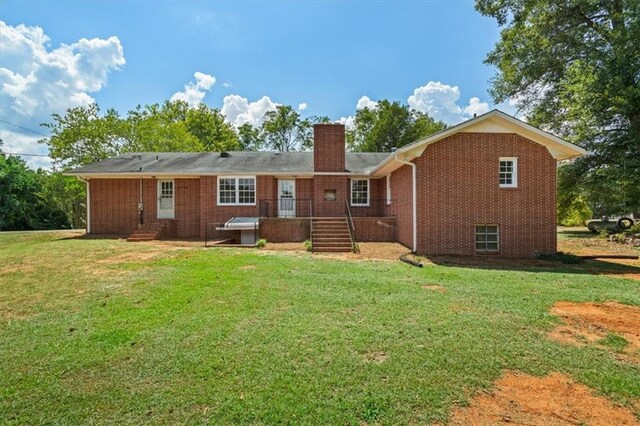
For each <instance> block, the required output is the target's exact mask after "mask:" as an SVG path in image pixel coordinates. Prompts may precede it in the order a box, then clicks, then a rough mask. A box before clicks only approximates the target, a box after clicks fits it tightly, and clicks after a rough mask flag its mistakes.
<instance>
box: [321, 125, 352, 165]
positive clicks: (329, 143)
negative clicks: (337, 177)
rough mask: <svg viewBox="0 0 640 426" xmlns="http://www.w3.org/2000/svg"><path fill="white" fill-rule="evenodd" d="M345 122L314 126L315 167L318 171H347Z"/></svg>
mask: <svg viewBox="0 0 640 426" xmlns="http://www.w3.org/2000/svg"><path fill="white" fill-rule="evenodd" d="M344 157H345V137H344V124H316V125H314V126H313V169H314V170H315V171H316V172H344V171H345V162H344Z"/></svg>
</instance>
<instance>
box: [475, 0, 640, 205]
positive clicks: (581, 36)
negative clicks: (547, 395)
mask: <svg viewBox="0 0 640 426" xmlns="http://www.w3.org/2000/svg"><path fill="white" fill-rule="evenodd" d="M476 9H477V10H478V11H479V12H480V13H482V14H484V15H486V16H491V17H494V18H495V19H496V20H497V21H498V24H499V25H500V26H502V27H503V29H502V32H501V36H500V40H499V41H498V43H497V44H496V46H495V48H494V49H493V50H492V51H491V52H490V53H489V55H488V56H487V59H486V62H487V63H488V64H491V65H494V66H496V67H497V69H498V72H497V74H496V76H495V77H494V79H493V81H492V87H491V94H492V96H493V98H494V99H495V101H496V102H502V101H505V100H507V99H513V100H515V101H516V102H517V106H518V108H519V109H520V110H521V111H522V112H523V113H525V114H526V116H527V118H528V120H529V121H530V122H531V123H532V124H534V125H537V126H540V127H543V128H545V129H546V130H549V131H552V132H554V133H556V134H559V135H560V136H562V137H564V138H565V139H567V140H569V141H572V142H574V143H577V144H579V145H581V146H583V147H584V148H586V149H588V150H589V151H590V155H589V156H587V157H584V158H580V159H578V160H577V161H575V162H574V163H573V164H571V165H568V166H565V167H569V168H570V169H571V172H570V173H569V172H567V173H566V175H565V176H564V177H563V179H572V182H573V183H574V184H576V185H579V186H580V187H581V188H582V189H583V191H584V194H585V195H586V197H587V198H588V200H589V204H590V206H591V208H592V209H593V210H594V213H596V214H597V213H598V212H603V213H607V214H612V213H628V212H629V211H633V212H635V213H638V212H640V155H639V152H640V2H638V1H637V0H567V1H564V2H558V1H555V0H515V1H514V0H477V1H476ZM560 187H561V189H562V188H563V185H561V186H560ZM564 187H570V185H564ZM566 200H567V202H568V201H570V198H568V197H567V198H566Z"/></svg>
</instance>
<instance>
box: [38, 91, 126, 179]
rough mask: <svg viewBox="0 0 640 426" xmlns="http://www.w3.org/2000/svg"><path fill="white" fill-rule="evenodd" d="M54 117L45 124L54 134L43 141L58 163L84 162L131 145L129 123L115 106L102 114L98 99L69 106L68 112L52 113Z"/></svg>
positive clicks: (100, 157) (115, 153)
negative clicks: (88, 103)
mask: <svg viewBox="0 0 640 426" xmlns="http://www.w3.org/2000/svg"><path fill="white" fill-rule="evenodd" d="M52 119H53V121H52V122H51V123H45V124H43V126H44V127H47V128H48V129H49V130H50V131H51V136H50V137H49V138H46V139H43V140H41V141H40V142H41V143H46V144H47V145H48V146H49V155H50V157H51V158H52V159H53V160H54V164H56V165H64V167H67V168H72V167H76V166H82V165H85V164H89V163H93V162H95V161H99V160H103V159H105V158H108V157H112V156H114V155H118V154H120V153H121V152H122V150H123V149H124V147H126V146H127V143H128V140H127V134H128V126H127V125H126V122H125V120H123V119H122V118H120V116H119V115H118V112H117V111H116V110H114V109H109V110H107V112H106V114H104V115H101V114H100V107H98V105H97V104H95V103H94V104H91V105H88V106H79V107H75V108H69V109H67V111H66V113H65V114H64V115H60V114H52Z"/></svg>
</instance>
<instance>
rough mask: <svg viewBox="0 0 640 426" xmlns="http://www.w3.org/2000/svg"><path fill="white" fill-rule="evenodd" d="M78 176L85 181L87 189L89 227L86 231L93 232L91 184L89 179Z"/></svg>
mask: <svg viewBox="0 0 640 426" xmlns="http://www.w3.org/2000/svg"><path fill="white" fill-rule="evenodd" d="M76 178H77V179H78V180H79V181H81V182H84V183H85V185H86V187H87V189H86V191H87V229H86V232H87V234H90V233H91V191H90V186H89V179H85V178H82V177H80V176H76Z"/></svg>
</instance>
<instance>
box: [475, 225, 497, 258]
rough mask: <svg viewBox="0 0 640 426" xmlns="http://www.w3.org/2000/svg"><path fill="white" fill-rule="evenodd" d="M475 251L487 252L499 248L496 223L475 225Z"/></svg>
mask: <svg viewBox="0 0 640 426" xmlns="http://www.w3.org/2000/svg"><path fill="white" fill-rule="evenodd" d="M475 237H476V238H475V240H476V251H477V252H489V251H498V250H499V249H500V245H499V244H500V228H499V227H498V225H476V229H475Z"/></svg>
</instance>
